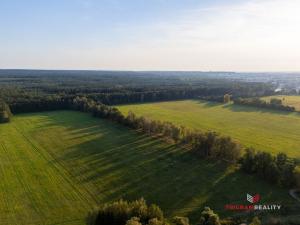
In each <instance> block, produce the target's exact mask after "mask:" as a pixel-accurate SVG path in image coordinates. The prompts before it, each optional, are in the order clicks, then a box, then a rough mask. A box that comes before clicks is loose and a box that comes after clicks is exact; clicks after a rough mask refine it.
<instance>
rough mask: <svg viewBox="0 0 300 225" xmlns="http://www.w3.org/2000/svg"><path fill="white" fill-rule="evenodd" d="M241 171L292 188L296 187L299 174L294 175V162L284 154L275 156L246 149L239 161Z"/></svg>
mask: <svg viewBox="0 0 300 225" xmlns="http://www.w3.org/2000/svg"><path fill="white" fill-rule="evenodd" d="M241 169H242V170H243V171H245V172H246V173H250V174H257V175H258V176H260V177H261V178H263V179H265V180H267V181H269V182H271V183H274V184H277V185H280V186H287V187H292V186H295V185H296V181H297V177H296V176H298V175H299V174H296V173H295V169H296V162H295V160H294V159H289V158H288V157H287V155H286V154H284V153H279V154H277V155H275V156H273V155H271V154H270V153H268V152H261V151H255V149H253V148H247V149H246V153H245V154H244V155H243V157H242V160H241Z"/></svg>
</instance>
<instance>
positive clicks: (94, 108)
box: [72, 97, 241, 163]
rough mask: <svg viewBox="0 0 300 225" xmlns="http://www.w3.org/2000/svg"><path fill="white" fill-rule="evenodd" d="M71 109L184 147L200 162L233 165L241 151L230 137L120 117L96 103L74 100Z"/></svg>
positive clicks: (131, 115) (138, 118) (83, 99)
mask: <svg viewBox="0 0 300 225" xmlns="http://www.w3.org/2000/svg"><path fill="white" fill-rule="evenodd" d="M72 107H73V109H75V110H79V111H83V112H90V113H92V114H93V116H95V117H100V118H108V119H110V120H112V121H115V122H117V123H120V124H122V125H125V126H127V127H130V128H132V129H136V130H139V131H141V132H143V133H145V134H148V135H156V136H159V137H163V138H167V139H169V140H172V141H173V142H175V143H178V144H184V145H186V146H188V147H189V148H190V149H191V150H192V151H193V152H195V153H196V154H198V155H199V156H200V157H202V158H211V159H222V160H225V161H228V162H231V163H235V162H237V160H238V159H239V158H240V155H241V147H240V145H239V144H238V143H236V142H235V141H233V140H232V139H231V138H230V137H225V136H221V135H219V134H217V133H215V132H206V133H203V132H200V131H194V130H190V129H188V128H186V127H183V126H181V127H178V126H175V125H174V124H172V123H170V122H161V121H156V120H151V119H148V118H145V117H143V116H141V117H138V116H136V115H135V114H134V113H133V112H129V113H128V115H127V116H124V115H123V114H122V113H121V112H120V111H119V110H118V109H117V108H115V107H111V106H107V105H105V104H102V103H97V102H95V101H94V100H91V99H87V98H86V97H76V98H75V99H74V100H73V102H72Z"/></svg>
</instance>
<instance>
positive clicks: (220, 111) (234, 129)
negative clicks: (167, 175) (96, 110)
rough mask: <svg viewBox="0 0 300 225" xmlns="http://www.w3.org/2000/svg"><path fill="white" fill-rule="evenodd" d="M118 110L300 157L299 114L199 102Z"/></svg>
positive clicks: (140, 105)
mask: <svg viewBox="0 0 300 225" xmlns="http://www.w3.org/2000/svg"><path fill="white" fill-rule="evenodd" d="M118 108H119V109H120V110H121V111H122V112H123V113H124V114H127V113H128V111H130V110H131V111H133V112H134V113H136V114H137V115H143V116H145V117H149V118H152V119H156V120H162V121H170V122H173V123H174V124H177V125H184V126H186V127H190V128H194V129H199V130H202V131H208V130H212V131H217V132H219V133H221V134H223V135H229V136H231V137H232V138H234V139H235V140H237V141H239V142H240V143H241V144H243V145H244V146H247V147H250V146H252V147H254V148H256V149H260V150H264V151H269V152H271V153H278V152H285V153H286V154H287V155H288V156H290V157H296V158H300V138H299V134H300V114H299V113H289V112H283V111H275V110H268V109H259V108H255V107H249V106H240V105H233V104H226V105H224V104H220V103H213V102H205V101H196V100H186V101H171V102H160V103H149V104H135V105H122V106H118Z"/></svg>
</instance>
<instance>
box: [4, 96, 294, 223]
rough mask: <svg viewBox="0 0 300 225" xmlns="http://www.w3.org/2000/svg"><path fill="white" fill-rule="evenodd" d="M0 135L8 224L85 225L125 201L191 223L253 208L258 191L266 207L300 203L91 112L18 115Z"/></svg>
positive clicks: (5, 212)
mask: <svg viewBox="0 0 300 225" xmlns="http://www.w3.org/2000/svg"><path fill="white" fill-rule="evenodd" d="M179 103H180V102H179ZM181 103H184V102H181ZM186 103H189V104H190V105H193V104H199V103H196V102H189V101H187V102H186ZM159 104H161V103H159ZM163 104H169V103H163ZM171 104H175V105H176V104H178V102H177V103H176V102H174V103H171ZM144 106H147V105H144ZM207 107H220V106H207ZM154 108H155V107H154ZM155 109H156V108H155ZM227 110H228V109H227ZM172 115H173V114H172ZM0 134H1V136H0V174H1V182H0V199H1V202H0V224H4V225H5V224H7V225H14V224H18V225H19V224H53V225H54V224H85V217H86V215H87V214H88V212H89V211H90V210H92V209H93V208H94V207H96V206H97V205H99V204H103V203H107V202H112V201H114V200H117V199H120V198H123V199H129V200H131V199H137V198H140V197H144V198H145V199H146V200H147V201H148V202H150V203H157V204H158V205H160V206H161V208H162V209H163V210H164V211H165V212H166V214H167V216H168V217H172V216H174V215H181V216H189V217H191V218H192V221H195V220H196V219H197V218H199V214H200V212H201V210H202V209H203V207H204V206H210V207H212V208H213V209H215V210H216V211H217V212H218V213H219V214H220V215H231V213H230V212H226V211H224V205H225V204H230V203H240V204H247V201H246V194H247V193H250V194H255V193H259V194H260V195H261V196H262V200H261V203H264V202H265V203H268V202H275V203H276V204H279V203H282V204H283V205H290V204H293V203H294V200H293V199H292V198H291V197H290V196H289V195H288V191H287V190H284V189H280V188H277V187H274V186H272V185H269V184H267V183H265V182H264V181H262V180H259V179H257V178H256V177H254V176H249V175H245V174H243V173H240V172H238V171H236V169H235V168H233V167H225V166H224V165H220V164H218V163H216V162H208V161H203V160H200V159H198V158H197V157H195V155H194V154H191V153H190V152H188V151H186V150H183V149H181V148H179V147H178V146H176V145H174V144H168V143H165V142H161V141H160V140H158V139H154V138H151V137H147V136H143V135H141V134H138V133H136V132H135V131H132V130H128V129H127V128H125V127H122V126H119V125H117V124H114V123H112V122H109V121H105V120H101V119H97V118H93V117H92V116H90V115H89V114H84V113H80V112H71V111H55V112H43V113H35V114H21V115H16V116H14V117H13V119H12V122H11V123H8V124H1V125H0Z"/></svg>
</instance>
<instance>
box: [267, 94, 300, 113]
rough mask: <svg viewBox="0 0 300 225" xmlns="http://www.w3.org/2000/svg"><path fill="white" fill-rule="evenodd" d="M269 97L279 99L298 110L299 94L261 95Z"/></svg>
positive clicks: (268, 99)
mask: <svg viewBox="0 0 300 225" xmlns="http://www.w3.org/2000/svg"><path fill="white" fill-rule="evenodd" d="M271 98H277V99H280V100H282V103H283V104H284V105H288V106H293V107H295V109H296V110H297V111H300V95H297V96H295V95H275V96H268V97H263V98H262V99H264V100H267V101H270V99H271Z"/></svg>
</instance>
